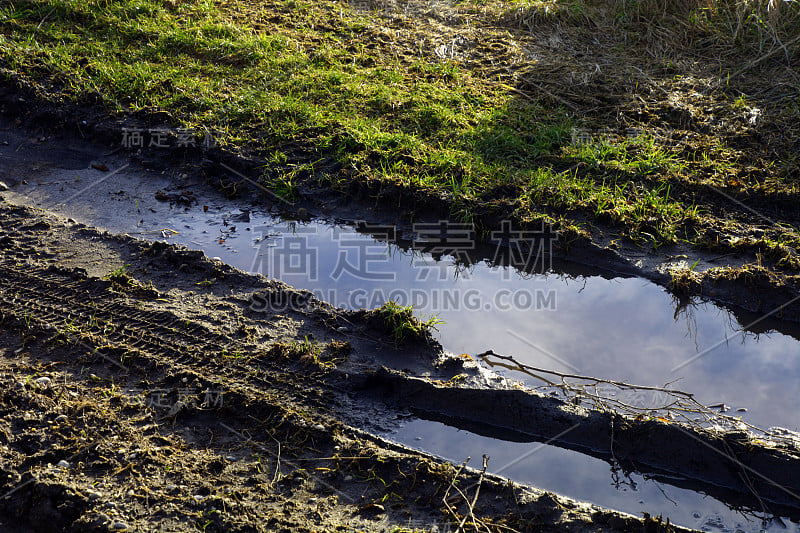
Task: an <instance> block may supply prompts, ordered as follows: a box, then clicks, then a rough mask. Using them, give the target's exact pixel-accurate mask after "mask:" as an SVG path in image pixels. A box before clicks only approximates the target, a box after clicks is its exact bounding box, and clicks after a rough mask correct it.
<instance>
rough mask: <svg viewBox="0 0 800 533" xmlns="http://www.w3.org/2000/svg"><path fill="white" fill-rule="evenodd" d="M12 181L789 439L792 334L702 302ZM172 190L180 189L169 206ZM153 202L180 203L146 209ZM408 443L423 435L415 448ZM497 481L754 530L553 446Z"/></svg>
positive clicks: (67, 178) (794, 390) (130, 184)
mask: <svg viewBox="0 0 800 533" xmlns="http://www.w3.org/2000/svg"><path fill="white" fill-rule="evenodd" d="M0 151H2V149H0ZM104 161H107V164H108V166H109V167H110V168H119V167H120V166H121V165H122V164H123V163H124V161H123V160H121V159H119V160H114V158H113V157H107V158H105V159H104ZM0 162H1V161H0ZM23 163H24V162H23ZM23 163H19V165H21V166H24V164H23ZM87 166H88V165H87ZM70 168H73V166H70ZM21 177H24V179H26V181H27V183H24V182H20V183H17V184H14V185H13V186H12V190H11V191H9V192H8V193H5V194H6V195H7V198H8V199H9V200H10V201H12V202H17V203H24V204H27V205H38V206H40V207H45V208H47V209H49V210H51V211H54V212H57V213H60V214H62V215H64V216H68V217H71V218H73V219H75V220H77V221H79V222H83V223H85V224H87V225H92V226H96V227H100V228H103V229H107V230H109V231H112V232H115V233H128V234H130V235H135V236H138V237H142V238H147V239H152V240H165V241H167V242H171V243H181V244H185V245H187V246H188V247H190V248H193V249H202V250H204V251H205V253H206V254H207V255H208V256H210V257H219V258H220V259H222V260H223V261H225V262H227V263H229V264H231V265H234V266H236V267H238V268H241V269H243V270H246V271H250V272H259V273H262V274H265V275H267V276H271V277H277V278H279V279H281V280H283V281H285V282H287V283H289V284H291V285H294V286H295V287H298V288H303V289H308V290H310V291H312V292H314V293H315V294H316V295H317V296H318V297H320V298H322V299H324V300H326V301H329V302H330V303H333V304H335V305H339V306H342V307H346V308H351V309H354V308H360V307H367V308H373V307H377V306H380V305H381V304H383V303H384V302H385V301H387V300H388V299H390V298H391V299H395V300H397V301H399V303H402V304H414V305H415V308H416V309H417V312H418V313H421V315H422V316H423V317H430V316H431V315H434V314H435V315H437V316H438V318H439V319H440V320H442V321H443V322H444V323H443V324H440V325H438V326H437V327H438V329H439V335H438V337H439V339H440V341H441V343H442V345H443V346H444V348H445V349H446V350H448V351H450V352H454V353H468V354H472V355H475V354H478V353H481V352H484V351H485V350H489V349H491V350H493V351H494V352H496V353H499V354H507V355H513V356H514V357H515V358H516V359H517V360H518V361H520V362H522V363H525V364H528V365H532V366H537V367H544V368H548V369H553V370H557V371H562V372H567V373H573V374H582V375H592V376H596V377H600V378H607V379H613V380H618V381H625V382H629V383H635V384H639V385H650V386H663V385H665V384H667V383H670V384H671V385H670V386H671V387H674V388H677V389H681V390H684V391H687V392H691V393H694V394H695V397H696V399H697V400H698V401H700V402H702V403H704V404H706V405H714V404H720V405H724V406H725V407H724V409H725V410H726V411H727V414H729V415H734V416H741V417H742V419H743V420H746V421H748V422H749V423H752V424H755V425H758V426H761V427H771V426H781V427H785V428H789V429H791V430H797V429H798V419H797V413H798V406H800V349H799V348H800V344H799V343H798V340H797V339H798V338H800V332H798V331H797V330H796V329H797V328H795V326H792V325H786V324H780V323H778V322H771V321H769V320H765V321H761V322H759V323H758V324H757V326H756V327H754V328H751V331H746V330H744V329H743V327H742V324H748V323H750V322H752V321H754V320H756V319H758V318H759V317H758V316H752V317H750V316H748V315H746V314H740V315H738V318H737V316H734V315H733V314H731V313H730V312H729V311H727V310H725V309H723V308H720V307H717V306H715V305H713V304H708V303H697V304H692V305H689V306H688V307H684V308H682V309H680V310H678V311H676V302H675V300H674V298H673V297H671V296H670V295H669V294H668V293H666V291H665V290H664V289H663V288H662V287H659V286H657V285H654V284H653V283H650V282H648V281H645V280H642V279H637V278H611V277H609V276H608V275H601V274H600V273H598V272H592V271H590V270H589V269H586V268H582V267H576V266H575V265H569V264H566V265H553V269H552V271H551V272H549V273H547V274H535V275H531V274H525V273H520V272H517V271H514V270H513V269H509V268H499V267H492V266H491V264H490V262H489V261H483V262H479V263H477V264H474V265H472V266H470V267H468V268H464V267H460V266H457V265H456V264H455V261H454V259H453V258H452V257H449V256H444V257H442V258H441V259H440V260H436V259H435V258H434V255H433V254H432V253H429V252H426V251H420V250H407V249H403V248H402V247H400V246H397V245H395V244H390V243H387V242H386V241H385V240H381V239H376V238H374V237H373V236H370V235H368V234H364V233H359V232H356V231H355V229H353V228H352V227H346V226H337V225H334V224H328V223H322V222H311V223H302V222H297V223H295V222H286V221H282V220H280V219H279V218H277V217H276V216H274V214H272V213H270V212H269V211H267V210H265V209H264V208H263V207H257V206H246V205H244V204H243V203H242V201H241V200H239V201H236V202H230V201H226V200H225V199H223V198H222V197H220V196H219V195H216V194H215V193H212V192H209V191H207V190H206V189H205V188H204V187H202V186H201V185H199V184H197V183H190V182H184V183H183V184H182V187H181V188H177V189H176V188H175V181H174V180H173V179H168V178H167V177H166V176H161V175H157V174H154V173H148V174H146V175H142V174H141V173H139V174H135V173H133V172H131V171H130V170H124V171H121V172H118V173H110V172H107V173H103V172H101V171H98V170H94V169H86V168H84V169H78V170H74V169H73V170H64V169H63V168H61V169H59V168H48V167H47V166H43V167H38V168H35V169H33V168H28V172H27V173H22V174H21ZM180 190H184V191H187V192H191V194H189V195H188V196H187V195H184V198H182V199H181V198H179V197H178V196H176V193H177V192H178V191H180ZM156 191H162V192H164V194H166V195H167V196H171V197H172V199H173V200H177V202H176V201H158V200H157V199H156V197H155V196H156V194H155V193H156ZM178 194H179V193H178ZM162 198H164V196H162ZM181 200H186V201H188V202H189V203H190V204H191V205H188V206H185V205H182V204H181V203H180V201H181ZM373 232H377V233H380V232H379V231H377V230H376V229H375V228H373ZM489 257H491V252H490V253H489ZM503 372H504V373H505V375H506V376H507V377H509V378H513V379H517V380H521V381H527V382H528V383H529V384H530V385H535V386H538V385H541V384H542V383H541V382H539V381H537V380H535V379H534V378H531V377H529V376H526V375H524V374H521V373H517V372H513V371H508V370H503ZM631 401H632V400H631ZM418 436H421V437H422V439H423V440H422V441H415V440H413V439H414V438H415V437H418ZM393 438H395V439H396V440H399V441H401V442H406V443H408V444H410V445H413V446H416V447H420V448H424V449H425V450H426V451H428V452H432V453H437V454H440V455H442V456H444V457H446V458H448V459H452V460H454V461H458V462H460V461H462V460H463V459H464V457H466V456H467V455H471V456H472V457H473V465H474V464H477V463H475V460H476V458H477V459H479V458H480V455H481V454H482V453H488V454H489V455H491V456H492V458H493V459H492V464H493V465H497V466H502V465H504V464H506V463H510V462H512V460H513V459H514V458H519V457H522V456H526V454H528V452H529V451H530V450H531V449H532V446H535V445H531V444H530V443H527V444H526V443H513V442H507V441H502V440H497V439H491V438H488V437H481V436H478V435H475V434H472V433H467V432H458V431H456V430H454V429H452V428H449V427H448V426H444V425H442V424H438V423H434V422H424V423H423V422H409V423H407V424H406V425H405V427H403V428H401V429H400V430H399V431H398V433H396V434H395V435H393ZM502 473H503V475H508V476H509V477H511V478H513V479H515V480H518V481H523V482H530V483H532V484H533V485H535V486H539V487H542V488H546V489H549V490H553V491H555V492H558V493H560V494H564V495H566V496H570V497H574V498H578V499H583V500H588V501H591V502H593V503H597V504H601V505H604V506H608V507H611V508H615V509H620V510H624V511H628V512H631V513H634V514H638V513H639V512H640V511H643V510H646V511H647V512H649V513H651V514H653V515H657V514H659V513H662V514H663V516H665V517H667V516H669V517H670V518H671V519H672V521H673V522H676V523H680V524H683V525H692V526H696V527H701V526H702V524H701V522H702V523H703V524H705V523H706V522H707V521H708V520H711V521H712V522H713V523H714V524H717V525H714V526H713V528H712V526H708V527H709V528H711V529H708V530H714V531H738V530H741V531H758V530H759V526H760V524H758V523H757V522H746V521H745V520H744V519H743V518H742V515H739V514H736V513H734V512H732V511H730V510H728V509H727V507H725V505H723V504H722V503H720V502H719V501H717V500H714V499H713V498H709V497H703V496H702V495H701V494H699V493H697V492H693V491H690V490H685V489H679V488H676V487H674V486H670V485H665V484H663V483H659V482H656V481H654V480H652V479H645V478H644V477H642V476H641V475H638V474H632V475H631V477H630V478H628V479H624V478H620V485H619V486H615V485H614V483H613V477H612V475H611V472H610V466H609V464H608V463H606V462H604V461H602V460H600V459H596V458H592V457H588V456H586V455H582V454H580V453H577V452H573V451H569V450H564V449H561V448H557V447H554V446H545V447H542V448H541V450H539V451H537V452H536V453H533V454H529V455H528V456H526V458H525V460H524V461H519V462H518V463H515V464H514V466H513V468H512V467H509V468H508V469H507V470H506V471H503V472H502ZM634 485H635V487H636V489H635V490H634V488H633V486H634ZM640 502H644V503H640ZM695 514H697V515H698V516H695ZM739 522H741V523H742V525H741V528H740V529H737V527H739V526H738V525H737V524H738V523H739ZM709 523H711V522H709ZM720 524H722V525H721V526H720ZM753 524H756V525H755V526H753ZM718 526H719V527H718ZM787 527H790V528H791V527H792V526H791V524H788V523H787Z"/></svg>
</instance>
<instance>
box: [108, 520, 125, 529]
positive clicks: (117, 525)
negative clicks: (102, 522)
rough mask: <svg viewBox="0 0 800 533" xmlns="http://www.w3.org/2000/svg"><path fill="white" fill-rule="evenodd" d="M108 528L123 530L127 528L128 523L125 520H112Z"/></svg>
mask: <svg viewBox="0 0 800 533" xmlns="http://www.w3.org/2000/svg"><path fill="white" fill-rule="evenodd" d="M110 529H111V530H112V531H125V530H127V529H128V524H126V523H125V522H114V523H113V524H111V528H110Z"/></svg>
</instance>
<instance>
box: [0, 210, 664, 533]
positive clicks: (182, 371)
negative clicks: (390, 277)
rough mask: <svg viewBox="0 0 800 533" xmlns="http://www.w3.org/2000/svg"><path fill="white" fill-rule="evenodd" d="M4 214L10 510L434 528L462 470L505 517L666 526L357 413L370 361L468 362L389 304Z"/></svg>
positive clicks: (491, 514)
mask: <svg viewBox="0 0 800 533" xmlns="http://www.w3.org/2000/svg"><path fill="white" fill-rule="evenodd" d="M0 227H2V250H1V251H0V269H2V278H1V279H2V284H0V347H2V348H0V351H2V359H0V365H2V366H3V372H2V376H3V377H2V379H3V385H4V386H3V387H2V392H0V410H1V411H2V417H0V420H2V431H0V439H1V440H2V454H0V460H1V461H2V466H0V471H1V472H2V486H3V490H4V495H3V500H4V505H3V506H2V511H0V520H1V521H2V524H3V525H2V528H3V529H4V530H18V529H19V528H25V529H30V530H36V531H56V530H59V531H60V530H63V531H87V530H89V531H92V530H93V531H106V530H109V529H112V530H124V529H125V528H127V529H129V530H141V531H149V530H154V529H159V530H164V531H189V530H195V529H205V530H207V531H311V530H326V531H328V530H329V531H335V530H338V531H357V530H364V531H378V530H383V529H387V528H390V526H391V527H409V525H410V527H409V529H410V530H413V529H430V527H431V524H437V523H438V524H440V525H441V524H445V523H449V522H452V521H454V520H457V521H460V520H461V517H462V516H463V515H467V514H468V510H467V507H466V504H465V503H464V499H463V498H461V497H458V498H452V496H453V494H452V492H453V491H452V490H451V491H450V494H449V497H448V504H449V505H451V506H452V508H453V509H454V510H455V511H456V513H457V514H458V517H456V516H454V515H452V514H448V513H445V512H443V509H446V506H445V501H444V496H445V494H447V493H448V491H447V489H448V487H449V486H450V483H451V482H452V481H453V480H454V479H456V478H458V480H459V481H458V483H459V484H460V485H461V486H462V487H469V486H471V485H475V484H476V483H479V484H480V487H481V491H480V494H481V497H480V498H479V499H478V502H477V504H476V505H475V507H474V511H473V512H474V517H475V520H476V521H482V522H483V523H485V524H487V525H489V526H490V527H491V529H492V530H498V531H499V530H500V529H502V528H503V527H504V526H507V527H512V528H514V529H517V530H534V529H535V530H552V531H562V530H574V531H598V530H609V531H634V530H647V531H649V530H651V529H652V528H655V529H652V530H663V529H665V526H664V524H659V522H658V521H654V520H645V521H642V520H640V519H637V518H633V517H629V516H624V515H620V514H618V513H613V512H608V511H604V510H601V509H599V508H597V507H594V506H587V505H585V504H579V503H577V502H571V501H568V500H566V499H563V498H560V497H556V496H554V495H552V494H548V493H544V492H542V491H538V490H536V489H533V488H530V487H521V486H518V485H516V484H513V483H509V482H507V481H505V480H503V479H501V478H497V477H493V476H489V475H486V476H484V477H483V479H480V476H479V474H478V473H477V472H476V471H475V470H464V471H462V472H461V473H459V474H457V472H456V470H457V469H456V468H455V467H454V466H451V465H448V464H446V463H443V462H441V461H440V460H436V459H434V458H432V457H429V456H426V455H425V454H421V453H419V452H413V451H410V450H408V449H404V448H402V447H399V446H397V445H393V444H391V443H389V442H387V441H384V440H382V439H379V438H377V437H373V436H370V435H369V434H367V433H364V432H363V431H361V430H358V429H356V428H355V427H353V426H352V425H349V424H347V423H344V422H343V421H342V420H343V419H346V418H350V419H357V418H358V416H359V415H358V414H357V413H356V412H361V415H360V416H362V417H364V416H365V415H366V413H365V411H367V412H369V416H373V417H374V413H376V412H379V411H378V410H376V408H375V407H372V408H371V409H365V407H366V406H365V405H363V404H362V405H359V400H358V395H357V394H356V392H355V391H357V390H358V389H360V388H361V386H357V385H354V383H355V384H359V383H361V384H362V385H363V382H364V381H363V376H367V375H368V374H369V373H370V372H369V371H367V370H366V369H369V368H372V369H375V368H378V367H385V368H387V369H391V368H394V369H395V370H394V371H395V372H405V373H408V374H411V375H413V374H415V371H414V369H415V368H416V369H417V370H419V369H422V368H428V370H429V371H430V370H433V372H434V377H438V378H439V379H446V378H447V376H449V375H452V374H453V372H457V371H463V370H464V369H463V368H451V365H442V366H441V368H440V370H436V368H437V367H436V366H435V365H433V362H434V361H435V360H436V359H437V358H440V357H441V356H442V354H441V350H440V349H439V348H438V346H437V345H436V343H435V342H434V341H433V340H432V339H429V338H428V339H417V340H416V341H413V342H411V343H410V344H408V345H405V346H403V347H402V348H401V349H398V348H397V347H395V345H394V343H393V342H392V341H391V340H388V341H387V340H386V339H387V335H386V331H385V326H384V325H383V322H381V321H376V320H375V318H374V317H373V316H372V315H370V314H369V313H365V312H347V313H346V312H342V311H340V310H337V309H334V308H331V307H329V306H327V305H326V304H324V303H322V302H317V301H314V300H313V299H310V298H309V299H308V301H307V305H306V306H304V307H298V308H296V309H293V310H290V311H282V313H281V314H272V313H269V312H267V313H254V312H252V311H251V310H250V309H249V307H250V306H249V302H250V295H252V293H253V292H255V291H260V292H261V293H262V294H266V295H271V297H273V298H277V299H281V298H284V297H286V296H287V295H288V294H291V293H292V292H293V289H291V288H289V287H287V286H285V285H283V284H281V283H279V282H275V281H271V280H266V279H264V278H262V277H255V276H249V275H246V274H243V273H241V272H238V271H236V270H234V269H232V268H230V267H227V266H225V265H223V264H221V263H219V262H217V261H212V260H209V259H207V258H205V257H204V256H203V254H202V253H198V252H191V251H188V250H185V249H181V248H177V247H171V246H168V245H159V244H158V243H156V244H149V243H144V242H141V241H137V240H135V239H132V238H126V237H113V236H111V235H108V234H104V233H102V232H98V231H96V230H93V229H90V228H86V227H83V226H82V225H80V224H74V223H70V222H69V221H66V220H63V219H59V218H56V217H53V216H50V215H46V214H45V213H43V212H40V211H36V210H32V209H29V208H22V207H14V206H11V205H9V204H7V203H2V204H0ZM123 265H129V266H128V267H127V268H126V269H125V271H124V274H123V273H122V272H120V271H118V269H120V268H121V267H123ZM115 270H117V272H114V271H115ZM109 273H112V275H111V276H109ZM295 301H302V298H296V299H295ZM298 339H302V340H303V341H304V342H305V341H307V340H309V339H313V342H315V343H317V344H318V345H319V346H320V347H321V348H320V350H319V351H311V352H309V351H304V350H303V349H302V347H300V348H299V347H298V346H300V344H301V343H299V342H297V341H298ZM402 369H405V370H404V371H403V370H402ZM472 374H473V378H472V379H471V380H470V381H473V383H472V384H473V385H476V384H477V382H478V381H481V380H484V379H485V378H483V377H482V374H481V373H480V372H478V371H477V370H475V369H473V370H472ZM382 409H387V407H385V406H384V407H383V408H382ZM475 486H477V485H475ZM467 493H468V494H469V492H467ZM459 500H460V501H459ZM469 520H472V518H471V517H470V518H469ZM440 529H441V526H440Z"/></svg>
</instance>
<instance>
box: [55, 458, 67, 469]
mask: <svg viewBox="0 0 800 533" xmlns="http://www.w3.org/2000/svg"><path fill="white" fill-rule="evenodd" d="M56 466H57V467H59V468H69V463H68V462H67V461H65V460H64V459H61V460H60V461H59V462H58V464H57V465H56Z"/></svg>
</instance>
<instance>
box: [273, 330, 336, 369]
mask: <svg viewBox="0 0 800 533" xmlns="http://www.w3.org/2000/svg"><path fill="white" fill-rule="evenodd" d="M350 350H351V346H350V343H348V342H342V341H337V340H332V341H330V342H328V343H326V344H320V343H319V342H317V341H315V340H313V339H309V338H308V337H304V338H303V340H299V341H298V340H295V341H290V342H277V343H275V344H273V345H272V346H270V349H269V351H268V355H269V356H270V357H277V358H280V359H284V360H288V361H295V362H298V363H300V364H302V365H303V366H314V367H317V368H319V369H320V370H331V369H333V368H335V367H336V366H337V365H338V364H339V363H341V362H343V361H344V360H345V359H346V358H347V355H348V354H349V353H350Z"/></svg>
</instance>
